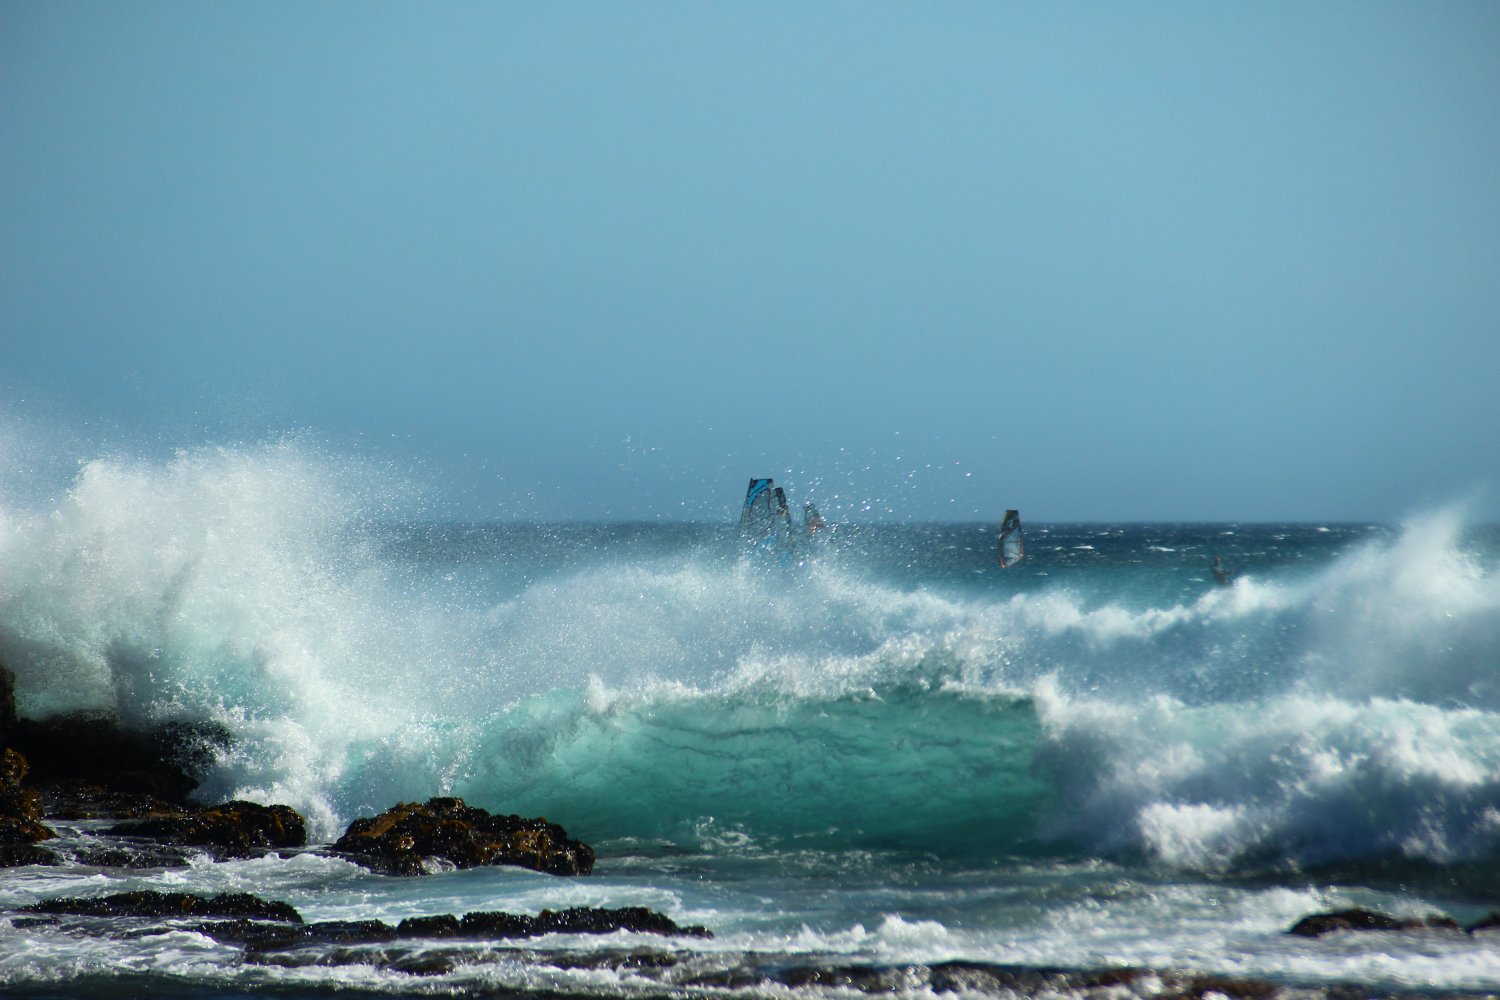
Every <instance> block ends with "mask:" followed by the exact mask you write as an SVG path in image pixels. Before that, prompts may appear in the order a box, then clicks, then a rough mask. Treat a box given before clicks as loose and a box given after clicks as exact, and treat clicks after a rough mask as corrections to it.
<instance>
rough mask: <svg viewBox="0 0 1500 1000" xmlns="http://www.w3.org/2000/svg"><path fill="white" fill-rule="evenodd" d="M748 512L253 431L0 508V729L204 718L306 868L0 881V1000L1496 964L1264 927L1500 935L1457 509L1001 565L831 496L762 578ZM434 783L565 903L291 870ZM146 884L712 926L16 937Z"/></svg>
mask: <svg viewBox="0 0 1500 1000" xmlns="http://www.w3.org/2000/svg"><path fill="white" fill-rule="evenodd" d="M741 489H743V485H742V483H741V482H739V481H736V482H735V483H730V484H726V502H725V512H724V517H723V519H722V520H721V521H705V522H698V523H675V522H653V523H630V524H606V523H599V524H594V523H588V524H548V523H540V522H537V521H536V520H535V519H517V520H513V521H504V522H474V521H459V520H455V519H452V518H436V517H432V516H430V515H427V516H424V515H423V514H422V512H421V510H416V511H415V512H413V511H410V510H407V511H398V510H397V509H396V506H394V505H392V504H391V503H388V502H386V501H385V500H383V499H382V498H381V497H380V496H379V495H375V494H372V493H371V492H370V491H368V490H362V489H359V488H352V487H351V486H350V485H349V483H348V482H347V481H346V480H345V477H344V476H343V475H342V474H341V473H339V472H338V471H337V470H336V469H334V468H333V467H332V466H331V464H330V463H328V462H327V461H326V460H324V459H322V458H319V457H318V456H317V455H314V454H310V453H308V452H307V451H305V450H303V449H299V448H297V447H295V446H288V447H267V448H243V449H228V448H226V449H207V450H202V451H197V452H188V453H183V454H179V455H178V456H176V457H175V458H172V459H169V460H166V461H159V462H147V461H138V460H131V459H124V458H108V459H99V460H97V461H92V462H88V463H85V464H84V465H82V466H81V467H80V468H79V470H78V472H77V475H76V476H75V477H73V478H72V479H71V482H70V484H69V485H68V486H67V488H66V489H64V490H60V491H58V492H56V494H55V495H54V496H50V497H45V498H42V499H36V498H32V499H28V500H21V499H18V498H17V496H16V491H10V492H3V491H0V662H4V663H5V664H7V665H9V667H10V668H11V669H12V670H13V671H14V672H15V673H16V675H17V698H18V703H19V707H20V710H21V712H22V714H25V715H29V716H33V717H35V716H42V715H46V714H49V713H54V712H62V711H72V710H80V709H108V710H112V711H115V712H117V713H119V715H120V716H121V717H122V718H124V719H126V720H128V721H133V722H140V723H152V722H161V721H166V720H174V719H187V720H194V721H209V722H213V723H216V724H218V725H221V726H223V727H225V728H227V730H228V731H229V732H230V733H232V734H233V737H234V741H233V744H232V745H231V746H229V747H228V748H227V749H225V750H224V751H223V752H222V753H221V754H220V755H219V757H218V759H217V760H216V761H215V762H214V765H213V767H212V770H211V772H210V773H209V774H208V775H207V777H206V779H205V781H204V783H203V785H202V786H201V787H200V789H199V792H198V797H199V798H201V799H202V800H203V801H205V802H218V801H223V800H226V799H230V798H243V799H251V800H254V801H258V802H263V803H285V804H287V805H290V806H292V807H293V808H295V809H297V810H298V811H299V812H300V813H301V814H302V815H303V816H304V817H305V818H306V819H307V822H308V825H309V830H310V841H311V844H310V847H309V849H307V850H303V851H293V852H284V853H283V854H279V855H277V854H273V855H267V856H265V857H260V858H255V859H253V860H239V861H228V862H216V861H213V860H211V859H209V858H208V857H206V856H205V857H197V858H195V859H194V862H193V863H192V864H191V865H190V866H189V867H187V868H185V869H148V870H142V871H128V870H119V869H109V868H88V867H83V866H76V865H75V866H65V867H61V868H44V867H23V868H15V869H9V870H6V871H3V872H0V994H3V995H5V996H36V997H72V996H91V997H94V996H99V997H124V996H146V995H151V996H168V997H200V996H202V997H208V996H215V997H218V996H254V997H313V996H318V997H323V996H339V997H359V996H365V995H369V996H390V995H397V996H408V995H411V996H417V995H439V996H441V995H487V996H520V995H526V996H532V995H536V996H548V997H621V996H630V997H636V996H673V997H688V996H706V997H719V996H724V997H777V998H800V997H809V998H812V997H845V996H857V995H861V994H862V993H870V992H875V993H885V994H900V995H902V996H924V995H935V994H937V993H938V992H946V991H948V990H949V989H956V990H958V992H960V993H968V994H971V995H996V994H997V993H999V994H1005V995H1011V994H1013V993H1014V992H1016V991H1017V989H1018V988H1016V987H1006V988H1004V989H1000V988H986V987H985V986H984V985H983V983H982V982H980V981H979V980H977V979H974V978H973V977H971V978H970V979H968V980H962V977H960V980H962V981H961V982H960V984H959V985H958V986H953V985H952V984H951V983H948V985H940V984H938V983H937V981H935V980H934V979H932V977H931V976H930V975H928V974H927V973H926V972H924V971H923V970H932V969H934V968H943V969H947V970H950V971H951V970H953V969H996V968H1003V969H1007V970H1019V971H1017V972H1016V974H1017V975H1021V974H1022V973H1023V972H1026V971H1027V970H1030V972H1031V973H1035V972H1037V970H1064V971H1065V972H1069V973H1078V974H1080V975H1083V974H1089V975H1095V978H1096V980H1097V979H1098V977H1097V975H1096V974H1098V973H1101V972H1108V971H1110V970H1123V969H1141V970H1154V973H1156V974H1160V975H1166V976H1170V975H1181V974H1200V975H1212V976H1221V977H1230V978H1239V979H1244V980H1254V981H1257V982H1261V983H1268V984H1271V985H1272V986H1274V987H1276V988H1278V989H1279V990H1281V991H1282V992H1283V993H1284V994H1285V995H1288V996H1293V995H1298V996H1328V995H1336V996H1383V995H1406V994H1429V995H1470V994H1472V995H1482V994H1494V993H1500V934H1486V933H1477V934H1465V933H1461V932H1439V931H1433V930H1414V931H1388V932H1365V933H1342V934H1334V935H1329V936H1327V937H1323V938H1316V939H1310V938H1303V937H1296V936H1292V935H1289V934H1287V933H1286V932H1287V930H1288V928H1289V927H1290V926H1291V925H1292V924H1294V923H1295V922H1296V921H1297V920H1298V919H1300V918H1301V917H1303V916H1306V915H1308V914H1311V913H1317V912H1325V911H1331V910H1337V909H1343V908H1349V907H1364V908H1368V909H1373V910H1377V911H1380V912H1384V913H1387V914H1391V915H1393V916H1397V917H1422V916H1428V915H1434V914H1444V915H1447V916H1450V917H1452V918H1453V919H1455V920H1456V921H1458V922H1459V923H1460V924H1465V925H1467V924H1469V923H1472V922H1474V921H1476V920H1478V919H1480V918H1481V917H1484V916H1485V915H1486V914H1489V913H1491V912H1493V911H1495V910H1497V909H1500V866H1497V860H1500V857H1497V854H1500V528H1497V527H1496V526H1493V525H1484V524H1474V523H1470V522H1469V521H1468V520H1466V518H1465V517H1464V515H1463V513H1462V510H1461V509H1459V508H1454V509H1447V510H1438V511H1434V512H1431V513H1428V514H1426V515H1422V516H1418V517H1414V518H1412V519H1411V520H1410V521H1408V522H1406V523H1403V524H1392V525H1382V524H1344V523H1316V522H1314V523H1303V524H1231V523H1222V524H1103V523H1101V524H1063V523H1054V522H1051V521H1049V520H1048V518H1047V516H1046V512H1045V511H1038V510H1027V509H1025V508H1024V505H1023V508H1022V511H1021V513H1022V517H1023V520H1024V522H1025V526H1026V527H1025V530H1026V541H1027V555H1026V558H1025V559H1024V560H1023V561H1022V562H1021V563H1020V564H1019V565H1016V566H1014V567H1012V568H1010V569H1006V570H1001V569H1000V568H999V567H998V565H997V561H996V524H997V523H998V519H999V516H1000V515H1001V514H1002V513H1003V507H1004V506H1005V505H1007V502H1008V501H1011V499H1012V498H1000V499H999V501H997V509H996V511H995V519H994V520H992V521H986V522H983V523H953V524H932V523H907V522H892V521H885V522H882V521H862V520H861V519H860V517H861V512H859V511H857V510H856V511H847V512H846V511H843V510H841V509H839V507H838V506H837V505H836V504H826V503H825V504H823V507H824V509H823V513H824V516H825V517H826V518H827V519H828V520H829V521H830V522H831V523H833V524H834V528H833V530H832V531H831V532H824V533H821V534H820V535H819V536H817V537H816V538H815V539H811V540H809V539H805V538H804V539H802V540H801V542H800V543H799V545H798V547H797V549H796V550H795V552H790V553H778V554H777V555H776V556H775V557H774V558H766V557H764V556H763V554H762V553H759V552H752V551H749V550H747V547H746V546H745V545H744V544H743V542H742V540H741V539H740V537H739V534H738V531H737V529H736V525H735V518H736V516H737V509H738V500H739V497H738V496H737V495H735V491H736V490H741ZM378 492H379V491H375V493H376V494H378ZM789 492H790V493H791V499H792V501H793V505H794V508H795V507H799V506H800V500H801V499H803V497H801V496H799V494H798V491H797V489H796V484H795V483H792V484H791V489H790V490H789ZM815 499H820V500H821V499H824V498H815ZM1009 505H1011V506H1014V505H1015V503H1014V502H1010V503H1009ZM865 516H868V515H865ZM1214 556H1219V557H1220V558H1221V559H1222V560H1223V561H1224V563H1225V564H1226V565H1228V566H1231V567H1234V568H1235V569H1236V570H1237V575H1236V576H1235V578H1234V579H1233V581H1232V583H1231V584H1230V585H1227V586H1220V585H1217V584H1216V583H1215V581H1214V578H1213V575H1212V573H1211V572H1210V566H1211V560H1212V558H1213V557H1214ZM434 795H445V796H458V797H461V798H463V799H464V800H465V801H466V802H467V803H469V804H470V805H473V806H479V807H482V808H485V809H488V810H490V811H492V812H497V813H519V814H521V815H523V816H545V817H547V818H548V819H549V820H551V821H553V822H555V823H560V824H562V825H563V826H564V827H565V828H566V829H567V830H568V832H569V833H570V834H571V835H572V836H574V837H577V838H579V839H582V840H584V841H586V842H587V843H589V844H591V845H592V846H593V847H594V848H595V850H596V852H597V855H598V861H597V864H596V867H595V869H594V872H593V874H591V875H588V876H582V877H568V878H564V877H555V876H549V875H543V874H539V873H536V872H531V871H527V870H523V869H516V868H484V869H470V870H463V871H453V870H442V871H436V872H434V873H433V874H430V875H426V876H423V877H414V878H396V877H389V876H383V875H376V874H372V873H370V872H368V871H366V870H364V869H362V868H360V867H358V866H356V865H354V864H351V863H349V862H347V861H344V860H339V859H335V858H332V857H329V856H327V855H325V854H322V853H320V852H319V851H317V850H316V849H315V848H316V846H317V845H320V844H328V843H330V842H331V841H332V840H334V839H336V838H337V837H338V836H339V835H340V834H341V833H342V832H343V830H344V828H345V827H346V826H347V824H348V823H349V822H350V821H351V820H353V819H354V818H356V817H359V816H368V815H374V814H375V813H378V812H380V811H381V810H384V809H386V808H388V807H389V806H392V805H394V804H396V803H397V802H401V801H418V800H425V799H427V798H429V797H431V796H434ZM56 828H57V829H58V832H59V833H61V834H62V835H63V836H64V838H74V839H87V838H89V837H90V836H93V835H95V833H96V832H97V829H96V828H94V827H91V826H90V824H89V823H87V822H81V821H80V822H73V823H67V822H58V823H57V824H56ZM136 889H157V890H162V891H174V892H184V891H185V892H195V893H201V894H205V895H212V894H217V893H223V892H249V893H253V894H255V895H257V896H260V897H262V898H265V899H272V900H280V901H285V902H288V903H290V904H292V905H293V906H294V907H296V908H297V910H298V911H299V912H300V913H301V914H302V915H303V916H304V918H305V919H307V920H309V921H312V920H319V921H323V920H362V919H380V920H383V921H387V922H390V923H395V922H397V921H399V920H401V919H403V918H406V917H415V916H426V915H433V914H441V913H453V914H462V913H465V912H470V911H479V910H505V911H510V912H515V913H526V914H536V913H539V912H540V911H541V910H544V909H561V908H565V907H571V906H597V907H624V906H645V907H649V908H651V909H653V910H657V911H659V912H661V913H664V914H666V915H668V916H669V917H671V918H672V919H674V920H675V921H677V922H678V923H679V924H683V925H702V926H704V927H706V928H708V929H709V930H710V931H711V932H712V935H713V936H712V937H711V938H673V937H658V936H654V935H635V934H630V933H626V932H618V933H614V934H607V935H602V936H589V935H565V934H557V935H549V936H545V937H540V938H533V939H527V940H524V941H517V942H515V944H514V946H513V947H507V946H502V945H497V944H496V943H493V942H490V943H487V944H485V945H483V946H482V947H480V946H475V947H474V948H472V949H471V951H470V952H468V953H466V954H465V957H464V960H463V961H462V962H459V963H458V964H457V965H456V966H454V967H452V968H449V969H447V970H446V971H441V972H436V973H433V972H429V973H428V974H416V973H413V972H409V971H401V970H398V969H395V968H391V967H387V966H382V965H381V964H380V963H379V962H377V961H363V960H360V959H358V958H357V957H356V958H352V959H351V958H349V957H348V956H345V959H346V960H339V961H335V960H332V959H331V958H329V957H328V956H322V957H320V958H316V959H314V960H309V961H307V962H304V963H295V962H289V963H283V964H274V963H271V964H264V963H255V962H248V961H245V960H244V958H243V953H242V951H241V950H239V949H236V948H235V947H233V946H231V945H227V944H224V943H221V942H218V941H215V940H213V939H211V938H209V937H206V936H203V935H201V934H199V933H195V932H193V931H192V930H190V929H175V930H170V931H168V932H162V933H152V934H118V935H111V934H108V933H103V934H89V935H84V934H80V933H77V932H76V931H75V930H70V929H69V928H67V927H66V926H47V925H31V924H24V925H23V926H17V925H16V923H15V910H16V909H17V908H19V907H21V906H25V905H27V904H30V903H33V902H36V901H38V900H42V899H47V898H51V897H55V896H63V895H104V894H108V893H114V892H122V891H129V890H136ZM1028 974H1029V973H1028ZM1078 981H1079V982H1082V980H1078ZM945 982H947V981H945ZM1164 982H1168V980H1163V979H1161V978H1160V976H1158V977H1157V978H1152V976H1150V975H1148V976H1144V977H1138V978H1135V979H1129V980H1122V983H1123V984H1122V985H1115V986H1093V987H1078V991H1081V992H1087V991H1088V990H1090V989H1092V990H1094V993H1093V994H1091V995H1109V996H1117V997H1124V996H1130V995H1142V996H1154V995H1167V994H1169V993H1170V992H1171V991H1170V989H1169V988H1168V987H1167V986H1163V985H1162V984H1163V983H1164ZM963 983H967V984H968V985H967V986H964V985H963ZM1055 987H1056V981H1054V986H1053V987H1047V989H1052V991H1053V993H1054V995H1056V994H1059V993H1060V994H1061V995H1066V993H1067V989H1063V988H1055ZM1046 991H1047V990H1046V989H1042V988H1041V987H1038V988H1037V992H1046ZM1100 991H1103V992H1100ZM1110 991H1113V992H1110ZM1022 992H1025V991H1024V990H1023V991H1022Z"/></svg>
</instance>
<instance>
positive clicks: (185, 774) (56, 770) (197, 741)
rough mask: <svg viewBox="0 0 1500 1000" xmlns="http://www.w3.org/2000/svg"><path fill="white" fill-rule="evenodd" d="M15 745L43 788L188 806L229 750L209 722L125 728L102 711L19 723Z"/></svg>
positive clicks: (12, 733) (12, 737)
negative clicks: (96, 788)
mask: <svg viewBox="0 0 1500 1000" xmlns="http://www.w3.org/2000/svg"><path fill="white" fill-rule="evenodd" d="M9 742H10V745H11V746H12V747H14V748H15V749H17V750H19V751H21V752H22V753H24V754H25V755H26V756H27V758H28V759H29V760H30V761H31V765H32V781H33V783H34V784H35V785H37V786H38V787H39V788H40V787H42V786H47V785H52V784H55V783H69V784H78V783H82V784H90V785H100V786H103V787H105V788H107V789H109V790H110V791H111V792H114V793H129V794H134V795H147V796H151V797H153V798H157V799H161V800H164V801H167V802H172V803H176V804H178V805H185V804H186V803H187V796H188V794H189V793H190V792H192V790H193V789H194V788H196V787H198V778H199V775H201V774H202V773H203V772H204V771H205V770H206V769H207V767H208V766H209V765H210V764H211V763H212V761H213V759H214V756H215V755H216V754H217V753H218V752H219V751H221V750H222V749H223V748H225V747H227V746H228V745H229V742H230V737H229V733H228V731H227V730H225V729H224V728H223V727H220V726H215V725H212V724H209V723H187V722H169V723H165V724H162V725H159V726H155V727H153V728H134V727H129V726H126V725H124V724H123V723H122V722H121V721H120V720H119V719H118V718H116V717H115V716H113V715H111V714H108V713H103V712H74V713H69V714H64V715H57V716H51V717H49V718H46V719H40V720H37V719H17V720H16V721H15V724H14V725H13V726H12V727H11V729H10V734H9Z"/></svg>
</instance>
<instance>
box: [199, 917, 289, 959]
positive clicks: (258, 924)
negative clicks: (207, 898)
mask: <svg viewBox="0 0 1500 1000" xmlns="http://www.w3.org/2000/svg"><path fill="white" fill-rule="evenodd" d="M305 927H306V925H305V924H298V923H275V922H267V921H264V920H251V919H248V918H245V917H240V918H238V919H235V920H216V921H211V922H209V923H205V924H199V925H198V926H197V927H196V928H194V929H195V930H196V931H197V932H198V933H200V934H204V935H207V936H208V937H211V938H213V939H214V940H215V941H218V942H220V943H221V944H233V945H240V946H242V947H249V948H254V949H260V950H267V951H269V950H272V949H275V948H291V947H295V946H296V945H298V944H300V943H302V942H303V941H304V940H306V935H305V934H304V933H303V930H304V928H305Z"/></svg>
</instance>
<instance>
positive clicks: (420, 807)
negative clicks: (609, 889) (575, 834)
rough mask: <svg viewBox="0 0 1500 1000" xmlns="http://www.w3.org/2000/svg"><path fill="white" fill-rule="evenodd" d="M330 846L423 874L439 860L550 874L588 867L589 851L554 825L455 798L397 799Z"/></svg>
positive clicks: (389, 869)
mask: <svg viewBox="0 0 1500 1000" xmlns="http://www.w3.org/2000/svg"><path fill="white" fill-rule="evenodd" d="M332 849H333V851H334V852H335V853H337V854H340V855H343V856H345V857H347V858H349V859H350V860H352V861H356V862H358V863H359V864H361V865H364V866H365V867H366V868H369V869H370V870H372V871H376V872H380V873H382V874H385V875H422V874H426V873H428V872H429V871H431V870H433V869H434V867H438V866H441V865H443V864H448V865H452V866H454V867H456V868H474V867H478V866H480V865H519V866H521V867H523V868H532V869H535V870H536V871H540V872H547V873H548V874H551V875H587V874H588V873H589V872H591V871H593V868H594V851H593V848H591V847H589V846H588V845H587V844H585V843H582V842H581V841H577V840H574V839H572V838H571V837H569V836H568V834H567V831H566V830H564V829H563V828H562V827H561V826H558V825H557V824H556V823H549V822H548V821H547V820H545V819H524V818H522V817H520V816H514V815H512V816H501V815H494V814H491V813H489V812H486V811H485V810H483V809H477V808H474V807H472V806H469V805H467V804H465V803H464V800H463V799H458V798H432V799H428V800H427V801H426V802H422V803H406V802H403V803H401V804H400V805H397V806H395V807H393V808H391V809H388V810H386V811H385V812H383V813H381V814H380V815H379V816H374V817H361V818H359V819H356V820H355V821H354V822H353V823H351V824H349V828H348V830H347V831H346V832H345V833H344V835H343V836H342V837H340V838H339V840H338V841H337V842H335V843H334V845H333V848H332Z"/></svg>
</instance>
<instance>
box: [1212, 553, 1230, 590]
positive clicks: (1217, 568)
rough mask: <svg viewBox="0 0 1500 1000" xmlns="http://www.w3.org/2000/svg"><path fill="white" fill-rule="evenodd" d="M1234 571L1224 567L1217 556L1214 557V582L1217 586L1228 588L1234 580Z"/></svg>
mask: <svg viewBox="0 0 1500 1000" xmlns="http://www.w3.org/2000/svg"><path fill="white" fill-rule="evenodd" d="M1234 574H1235V571H1234V570H1232V569H1230V568H1228V567H1227V566H1225V565H1224V563H1223V561H1221V560H1220V559H1219V557H1218V556H1214V582H1215V583H1217V584H1219V586H1221V587H1223V586H1228V585H1229V584H1230V583H1231V582H1232V581H1233V580H1234Z"/></svg>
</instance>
